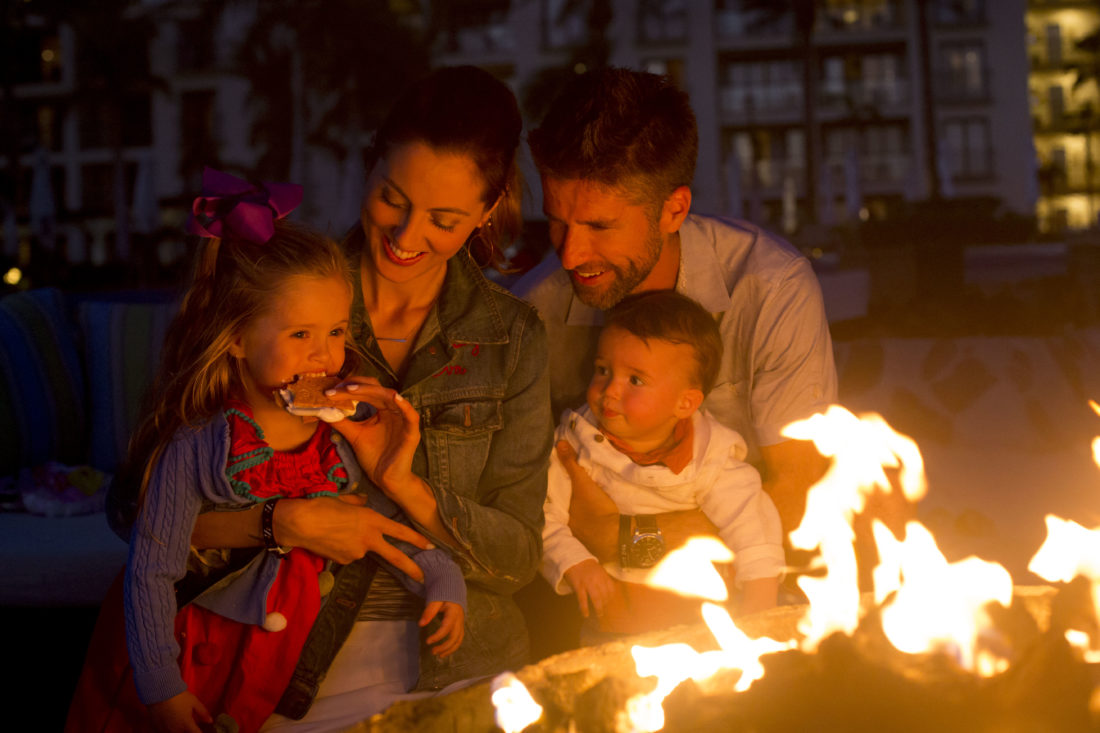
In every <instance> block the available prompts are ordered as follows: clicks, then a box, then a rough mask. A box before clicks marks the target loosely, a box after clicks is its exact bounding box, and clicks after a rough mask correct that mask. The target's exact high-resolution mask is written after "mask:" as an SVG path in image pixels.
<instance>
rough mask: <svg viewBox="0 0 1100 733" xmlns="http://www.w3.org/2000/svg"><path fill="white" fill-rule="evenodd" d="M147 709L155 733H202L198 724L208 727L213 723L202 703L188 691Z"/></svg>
mask: <svg viewBox="0 0 1100 733" xmlns="http://www.w3.org/2000/svg"><path fill="white" fill-rule="evenodd" d="M148 707H149V717H150V718H151V720H152V724H153V730H155V731H157V733H202V729H201V728H200V727H199V723H204V724H206V725H210V724H211V723H213V722H214V719H213V718H211V717H210V712H209V711H208V710H207V709H206V706H205V705H203V704H202V701H201V700H199V698H197V697H195V696H194V695H193V694H191V692H190V691H188V690H184V691H183V692H181V693H180V694H178V695H176V696H175V697H170V698H168V699H167V700H161V701H160V702H155V703H153V704H152V705H149V706H148ZM196 721H197V722H196Z"/></svg>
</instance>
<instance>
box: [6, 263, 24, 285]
mask: <svg viewBox="0 0 1100 733" xmlns="http://www.w3.org/2000/svg"><path fill="white" fill-rule="evenodd" d="M22 279H23V271H22V270H20V269H19V268H18V267H13V268H11V269H10V270H8V271H7V272H5V273H4V282H6V283H7V284H8V285H18V284H19V281H20V280H22Z"/></svg>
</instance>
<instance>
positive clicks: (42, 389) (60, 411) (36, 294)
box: [0, 288, 88, 475]
mask: <svg viewBox="0 0 1100 733" xmlns="http://www.w3.org/2000/svg"><path fill="white" fill-rule="evenodd" d="M0 344H2V346H3V348H2V350H0V436H2V437H0V475H9V474H13V473H16V472H17V471H18V470H19V469H20V468H23V467H28V466H37V465H39V464H42V463H45V462H46V461H48V460H56V461H61V462H63V463H68V464H78V463H83V462H84V461H85V460H86V459H87V454H88V442H87V420H86V417H85V416H86V413H87V411H86V409H85V404H84V394H85V393H84V380H83V376H82V374H83V372H82V371H81V364H80V358H79V356H78V353H77V348H76V339H75V335H74V333H73V328H72V326H71V323H70V321H69V319H68V317H67V313H66V310H65V298H64V296H63V295H62V294H61V291H60V290H57V289H56V288H40V289H37V290H29V291H27V292H24V293H15V294H13V295H8V296H6V297H4V298H3V299H2V300H0Z"/></svg>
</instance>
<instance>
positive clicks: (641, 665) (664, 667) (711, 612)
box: [620, 603, 795, 733]
mask: <svg viewBox="0 0 1100 733" xmlns="http://www.w3.org/2000/svg"><path fill="white" fill-rule="evenodd" d="M702 613H703V619H704V620H705V621H706V623H707V627H708V628H709V629H710V632H711V633H712V634H713V635H714V638H715V640H716V641H717V642H718V646H719V647H720V649H719V650H717V651H707V652H697V651H695V650H694V649H693V648H691V647H690V646H688V645H687V644H666V645H664V646H659V647H644V646H635V647H632V648H631V650H630V653H631V654H632V655H633V657H634V664H635V667H636V668H637V673H638V676H639V677H656V678H657V687H656V688H655V689H654V690H653V692H650V693H648V694H644V695H637V696H635V697H634V698H632V699H631V700H630V702H629V703H628V705H627V710H626V720H625V721H624V724H623V725H621V726H620V729H621V730H623V731H629V732H630V733H650V731H657V730H660V729H661V728H663V727H664V724H665V722H664V710H663V708H662V707H661V701H662V700H664V699H665V697H666V696H667V695H668V694H669V693H670V692H672V691H673V690H674V689H676V686H677V685H679V684H680V683H681V682H683V681H684V680H686V679H692V680H695V681H696V682H701V681H703V680H706V679H708V678H710V677H713V676H714V674H715V673H716V672H718V671H719V670H721V669H738V670H741V676H740V677H739V678H738V680H737V684H736V685H735V686H734V689H735V690H736V691H738V692H742V691H744V690H747V689H749V687H751V686H752V683H753V682H755V681H756V680H758V679H760V678H761V677H763V676H764V667H763V665H762V664H761V663H760V657H762V656H764V655H765V654H774V653H775V652H779V651H783V650H785V649H793V648H794V646H795V642H793V641H786V642H781V641H776V640H775V639H769V638H767V637H761V638H759V639H750V638H749V637H748V636H746V635H745V633H744V632H743V631H741V629H739V628H737V626H735V625H734V623H733V620H732V619H731V618H730V615H729V614H728V613H726V610H725V609H724V608H722V607H721V606H717V605H714V604H713V603H704V604H703V609H702Z"/></svg>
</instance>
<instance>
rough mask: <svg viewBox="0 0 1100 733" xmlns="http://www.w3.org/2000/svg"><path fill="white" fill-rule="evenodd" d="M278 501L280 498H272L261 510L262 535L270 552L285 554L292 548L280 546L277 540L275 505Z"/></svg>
mask: <svg viewBox="0 0 1100 733" xmlns="http://www.w3.org/2000/svg"><path fill="white" fill-rule="evenodd" d="M278 503H279V500H278V499H270V500H268V501H265V502H264V505H263V509H261V510H260V537H261V538H262V539H263V541H264V547H265V548H266V549H267V551H268V552H273V553H275V554H276V555H285V554H286V553H288V552H290V550H289V549H288V548H285V547H280V546H279V543H278V542H276V541H275V505H276V504H278Z"/></svg>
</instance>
